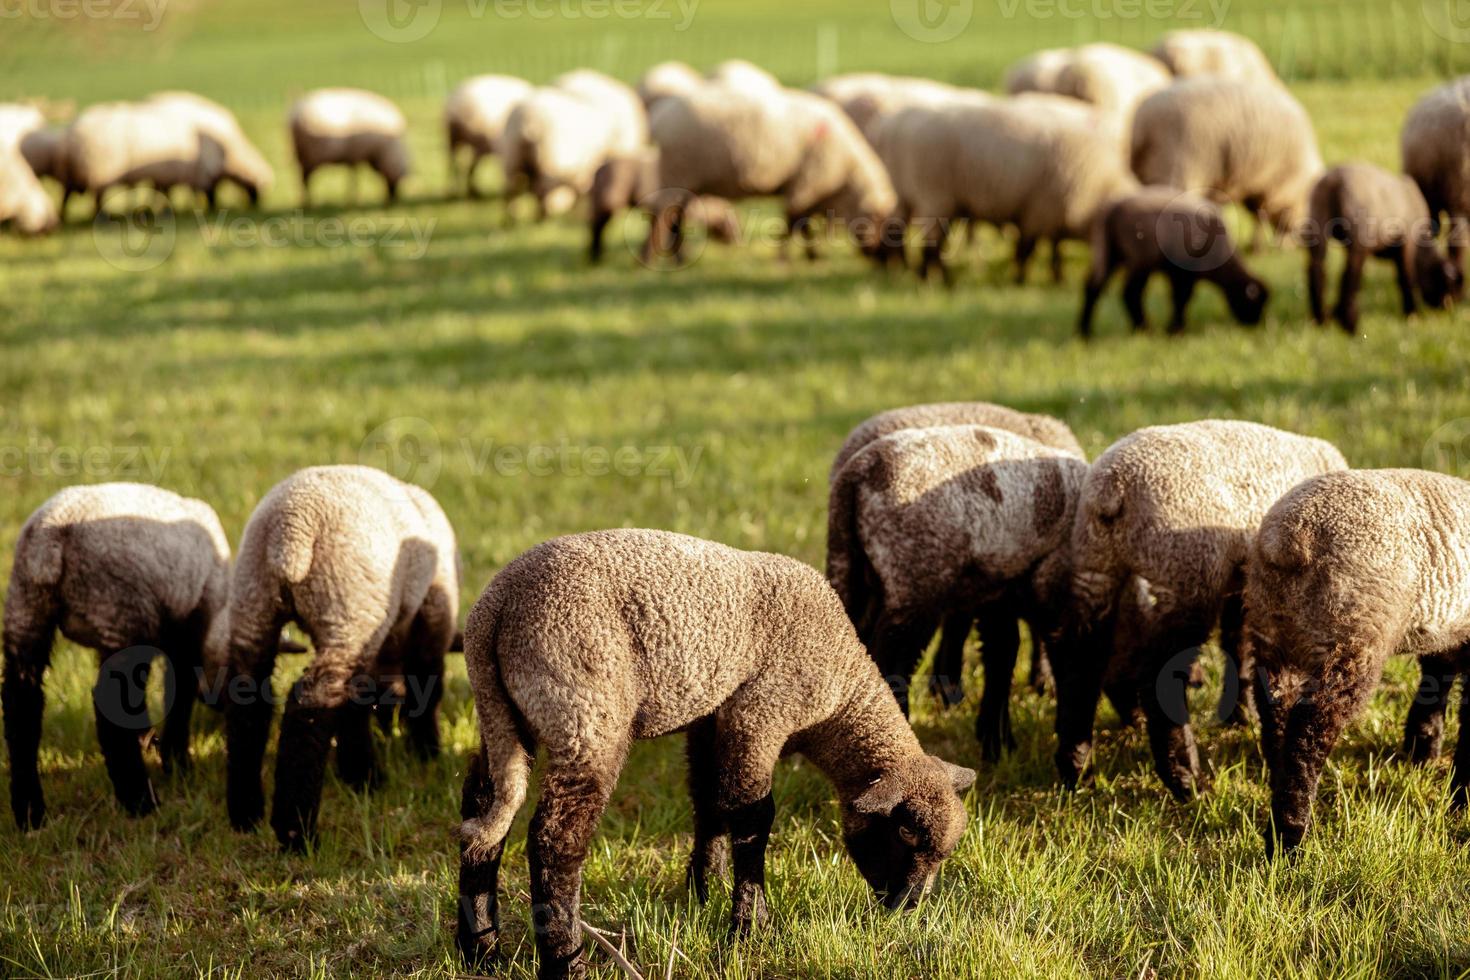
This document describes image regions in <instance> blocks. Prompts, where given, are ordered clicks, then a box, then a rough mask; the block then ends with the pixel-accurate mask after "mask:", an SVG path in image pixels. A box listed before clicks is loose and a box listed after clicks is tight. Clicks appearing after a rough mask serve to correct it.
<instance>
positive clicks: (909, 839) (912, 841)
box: [898, 827, 919, 847]
mask: <svg viewBox="0 0 1470 980" xmlns="http://www.w3.org/2000/svg"><path fill="white" fill-rule="evenodd" d="M898 839H899V840H901V841H903V842H904V843H905V844H907V845H908V846H909V847H918V846H919V835H918V834H916V833H914V832H913V831H912V830H909V829H908V828H907V827H899V828H898Z"/></svg>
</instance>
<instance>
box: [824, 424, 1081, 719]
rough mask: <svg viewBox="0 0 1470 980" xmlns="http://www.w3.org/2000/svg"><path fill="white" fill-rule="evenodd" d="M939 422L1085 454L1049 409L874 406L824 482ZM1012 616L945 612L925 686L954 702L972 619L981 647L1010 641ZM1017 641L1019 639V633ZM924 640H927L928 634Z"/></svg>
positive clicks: (1041, 672)
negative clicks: (881, 443)
mask: <svg viewBox="0 0 1470 980" xmlns="http://www.w3.org/2000/svg"><path fill="white" fill-rule="evenodd" d="M940 425H987V426H990V427H991V428H995V429H1004V430H1005V431H1007V432H1014V433H1015V434H1016V435H1019V436H1025V437H1026V438H1028V439H1034V440H1035V441H1036V442H1039V443H1041V444H1042V445H1043V446H1050V447H1051V448H1053V449H1060V450H1061V451H1062V452H1066V453H1071V454H1072V455H1074V456H1076V457H1078V458H1079V459H1085V458H1086V456H1085V454H1084V453H1083V452H1082V445H1081V444H1080V443H1079V442H1078V441H1077V437H1076V436H1075V435H1074V434H1073V433H1072V430H1071V429H1070V428H1069V427H1068V426H1067V423H1065V422H1063V421H1062V420H1061V419H1057V418H1053V417H1051V416H1050V415H1032V414H1030V413H1027V412H1018V411H1016V410H1015V409H1013V408H1007V407H1006V406H1004V405H995V404H992V403H990V402H938V403H935V404H930V405H909V406H906V407H904V408H895V409H890V410H889V411H886V412H879V413H878V414H877V415H874V416H872V417H871V418H868V419H865V420H864V421H862V422H860V423H859V424H858V425H857V426H856V427H855V428H854V429H853V430H852V431H851V432H849V433H848V434H847V438H846V439H844V440H843V442H842V448H841V449H839V450H838V451H837V456H836V457H835V458H834V459H833V460H832V468H831V469H830V470H829V471H828V474H827V483H828V486H829V487H830V486H831V484H833V483H835V482H836V481H837V474H839V473H841V472H842V468H843V467H844V466H846V465H847V461H848V460H850V459H852V457H853V456H855V455H857V453H858V451H859V450H861V449H863V448H864V447H865V446H867V445H868V444H869V443H871V442H873V441H875V440H877V439H881V438H883V437H884V436H886V435H889V434H890V433H893V432H900V431H902V430H904V429H926V428H930V427H933V426H940ZM1016 618H1017V617H1016V616H1015V612H1014V610H1012V609H1007V608H1005V607H1003V606H998V607H996V608H994V609H987V610H983V611H982V613H981V614H980V615H978V616H970V615H968V614H966V615H960V614H955V615H952V616H946V617H945V619H944V624H943V628H942V632H941V634H940V639H939V651H938V653H936V654H935V657H934V673H933V674H932V675H931V676H930V678H929V692H930V693H931V694H933V695H934V696H936V697H939V698H942V699H943V700H944V703H945V704H946V705H955V704H958V703H959V701H960V698H961V697H963V695H964V687H963V680H962V674H963V670H964V655H965V640H966V639H967V638H968V637H969V635H970V627H971V625H972V624H973V625H974V626H975V627H976V628H977V629H978V630H979V632H980V643H981V648H982V649H986V648H987V645H988V646H998V645H1004V644H1008V643H1009V642H1010V636H1011V634H1012V633H1014V632H1015V628H1014V625H1013V623H1014V621H1015V620H1016ZM1016 642H1017V643H1019V642H1020V639H1019V636H1018V637H1017V640H1016ZM1031 643H1032V650H1031V676H1030V679H1029V683H1030V685H1031V687H1032V688H1033V689H1034V690H1036V691H1038V692H1039V691H1041V690H1042V689H1043V688H1044V687H1045V685H1046V682H1047V680H1048V679H1049V678H1050V677H1051V670H1050V667H1049V666H1048V664H1047V662H1046V651H1045V649H1044V648H1043V647H1042V645H1041V637H1040V636H1039V635H1038V634H1037V632H1036V631H1035V630H1034V629H1033V630H1032V631H1031ZM925 645H927V639H926V641H925Z"/></svg>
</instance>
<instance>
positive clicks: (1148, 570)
mask: <svg viewBox="0 0 1470 980" xmlns="http://www.w3.org/2000/svg"><path fill="white" fill-rule="evenodd" d="M1346 465H1347V464H1346V462H1345V461H1344V460H1343V458H1342V454H1341V453H1340V452H1338V451H1337V449H1336V448H1335V447H1333V446H1332V445H1331V444H1330V443H1327V442H1325V441H1323V440H1321V439H1312V438H1308V437H1306V436H1299V435H1294V434H1292V433H1290V432H1283V431H1281V430H1280V429H1273V428H1271V427H1269V426H1265V425H1259V424H1257V423H1254V422H1238V421H1222V420H1218V419H1210V420H1206V421H1201V422H1188V423H1184V424H1182V425H1164V426H1153V427H1150V428H1146V429H1140V430H1138V431H1137V432H1134V433H1133V434H1132V435H1128V436H1125V437H1124V438H1122V439H1120V440H1119V441H1118V442H1116V443H1114V444H1113V445H1112V446H1111V447H1109V448H1108V450H1107V451H1106V452H1104V453H1103V454H1102V455H1101V456H1099V457H1098V458H1097V460H1096V461H1095V462H1094V463H1093V465H1092V468H1091V469H1090V470H1089V471H1088V474H1087V479H1086V480H1085V481H1084V483H1083V485H1082V496H1081V499H1080V500H1079V501H1078V504H1077V516H1076V519H1075V521H1074V523H1073V526H1072V534H1071V558H1072V568H1071V585H1070V593H1071V597H1070V601H1069V603H1068V608H1067V609H1066V610H1065V611H1064V614H1063V619H1062V628H1061V630H1059V631H1058V634H1057V636H1056V639H1055V642H1054V643H1049V644H1048V649H1049V652H1051V654H1052V669H1053V671H1054V672H1055V674H1056V682H1057V769H1058V772H1059V773H1060V775H1061V778H1062V781H1063V782H1064V783H1065V784H1066V785H1068V786H1069V787H1070V786H1075V785H1076V783H1077V781H1078V779H1079V778H1080V776H1081V774H1082V772H1083V770H1084V769H1085V768H1086V765H1087V761H1088V758H1089V756H1090V754H1091V742H1092V725H1093V715H1094V713H1095V711H1096V708H1097V700H1098V692H1099V688H1100V685H1101V682H1102V677H1103V674H1104V670H1105V669H1108V668H1110V667H1111V668H1112V669H1120V668H1122V669H1127V668H1131V673H1132V676H1133V677H1134V678H1135V679H1136V685H1137V691H1138V698H1139V702H1140V704H1141V705H1142V708H1143V714H1144V719H1145V721H1146V723H1147V727H1148V733H1149V741H1150V743H1151V744H1152V747H1153V755H1154V764H1155V767H1156V768H1157V770H1158V773H1159V776H1160V778H1161V779H1162V780H1163V781H1164V785H1165V786H1166V787H1168V789H1169V791H1170V792H1171V793H1173V794H1174V796H1175V797H1176V798H1178V799H1181V800H1183V799H1186V798H1188V797H1189V796H1191V795H1192V794H1193V793H1194V792H1195V790H1196V789H1197V788H1198V786H1199V781H1200V773H1199V757H1198V753H1197V751H1196V748H1195V743H1194V733H1193V731H1192V730H1191V729H1190V727H1189V712H1188V707H1187V705H1186V703H1185V683H1186V678H1187V676H1188V673H1189V668H1190V665H1191V664H1192V663H1193V661H1194V659H1195V657H1196V655H1197V654H1198V652H1199V647H1200V645H1201V644H1203V643H1204V642H1205V641H1206V640H1207V639H1209V636H1210V633H1211V631H1212V630H1213V629H1214V628H1215V627H1216V625H1217V624H1218V625H1219V627H1220V646H1221V647H1222V649H1223V650H1224V651H1225V655H1226V661H1227V673H1226V684H1225V696H1224V697H1223V698H1222V700H1221V709H1222V710H1221V714H1222V716H1223V715H1224V714H1225V710H1224V709H1226V708H1227V707H1230V706H1231V705H1233V706H1234V708H1235V709H1236V712H1237V714H1236V719H1235V720H1242V719H1243V717H1244V714H1245V709H1246V704H1245V703H1244V702H1243V701H1242V699H1241V698H1240V697H1239V695H1240V694H1242V693H1243V690H1242V684H1243V683H1245V682H1246V681H1248V679H1249V677H1250V668H1249V666H1248V664H1246V663H1243V662H1242V661H1241V660H1240V652H1239V651H1240V629H1241V627H1240V623H1241V616H1242V613H1241V591H1242V587H1243V581H1242V580H1243V576H1244V573H1245V565H1246V559H1247V557H1248V554H1249V550H1250V545H1251V540H1252V538H1253V537H1254V535H1255V533H1256V529H1257V528H1258V527H1259V526H1260V523H1261V520H1262V519H1263V518H1264V517H1265V514H1266V511H1267V510H1269V509H1270V507H1271V505H1273V504H1274V503H1275V502H1276V501H1277V500H1278V499H1279V498H1280V497H1281V496H1282V495H1283V494H1284V493H1286V491H1288V490H1290V489H1291V488H1292V487H1293V486H1295V485H1296V484H1297V483H1300V482H1301V481H1302V480H1304V479H1306V478H1308V477H1312V476H1317V475H1318V474H1321V473H1326V472H1331V471H1333V470H1340V469H1345V468H1346ZM1139 580H1141V581H1142V583H1143V587H1144V588H1145V589H1146V591H1147V593H1148V596H1149V600H1150V601H1148V602H1146V603H1144V604H1143V605H1142V612H1143V615H1142V616H1141V617H1139V618H1140V620H1141V621H1140V622H1139V623H1138V624H1137V632H1136V633H1135V634H1134V636H1133V637H1131V638H1129V637H1123V638H1120V637H1119V636H1117V635H1115V632H1114V629H1113V624H1114V623H1115V622H1116V620H1117V616H1118V612H1119V609H1120V604H1119V597H1120V596H1128V595H1130V594H1131V593H1130V591H1129V590H1130V589H1131V588H1132V587H1133V583H1135V582H1138V581H1139ZM1135 605H1136V604H1133V603H1130V604H1129V605H1128V606H1125V607H1123V608H1125V609H1128V608H1134V607H1135Z"/></svg>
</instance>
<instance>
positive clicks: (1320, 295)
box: [1307, 239, 1327, 324]
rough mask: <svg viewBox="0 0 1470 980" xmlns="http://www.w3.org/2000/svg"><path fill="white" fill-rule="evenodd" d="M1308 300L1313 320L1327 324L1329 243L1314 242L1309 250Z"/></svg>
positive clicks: (1323, 240) (1322, 241) (1323, 241)
mask: <svg viewBox="0 0 1470 980" xmlns="http://www.w3.org/2000/svg"><path fill="white" fill-rule="evenodd" d="M1307 299H1308V302H1309V304H1310V306H1311V308H1312V319H1313V320H1314V321H1315V322H1316V323H1318V324H1324V323H1326V322H1327V241H1326V240H1325V239H1321V240H1318V241H1314V242H1313V243H1312V245H1311V247H1310V248H1308V249H1307Z"/></svg>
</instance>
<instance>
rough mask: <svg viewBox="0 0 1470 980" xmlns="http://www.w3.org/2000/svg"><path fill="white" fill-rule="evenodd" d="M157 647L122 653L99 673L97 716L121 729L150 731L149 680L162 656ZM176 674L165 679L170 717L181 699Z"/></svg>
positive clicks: (94, 697) (94, 695)
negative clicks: (158, 658) (155, 662)
mask: <svg viewBox="0 0 1470 980" xmlns="http://www.w3.org/2000/svg"><path fill="white" fill-rule="evenodd" d="M161 655H162V651H160V650H159V649H158V648H157V647H150V646H136V647H129V648H127V649H126V650H119V651H118V652H117V653H114V654H112V655H111V656H110V657H108V658H107V659H106V660H103V661H102V665H101V667H100V668H99V669H98V671H97V684H96V685H95V686H94V687H93V688H92V703H93V704H94V705H95V706H96V708H97V714H98V715H100V716H101V717H102V718H104V719H106V720H107V721H109V722H111V723H112V724H113V725H116V726H117V727H118V728H122V729H125V730H127V731H136V732H141V731H146V730H147V729H148V728H150V727H151V725H152V723H151V722H150V721H149V720H148V677H149V674H150V673H151V671H152V669H153V659H154V658H155V657H158V656H161ZM175 673H176V672H175V671H172V670H170V671H166V672H165V673H164V675H163V710H164V713H165V714H167V713H168V710H169V709H170V708H171V707H172V706H173V703H174V699H175V698H176V697H177V696H178V678H177V677H176V676H175Z"/></svg>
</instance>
